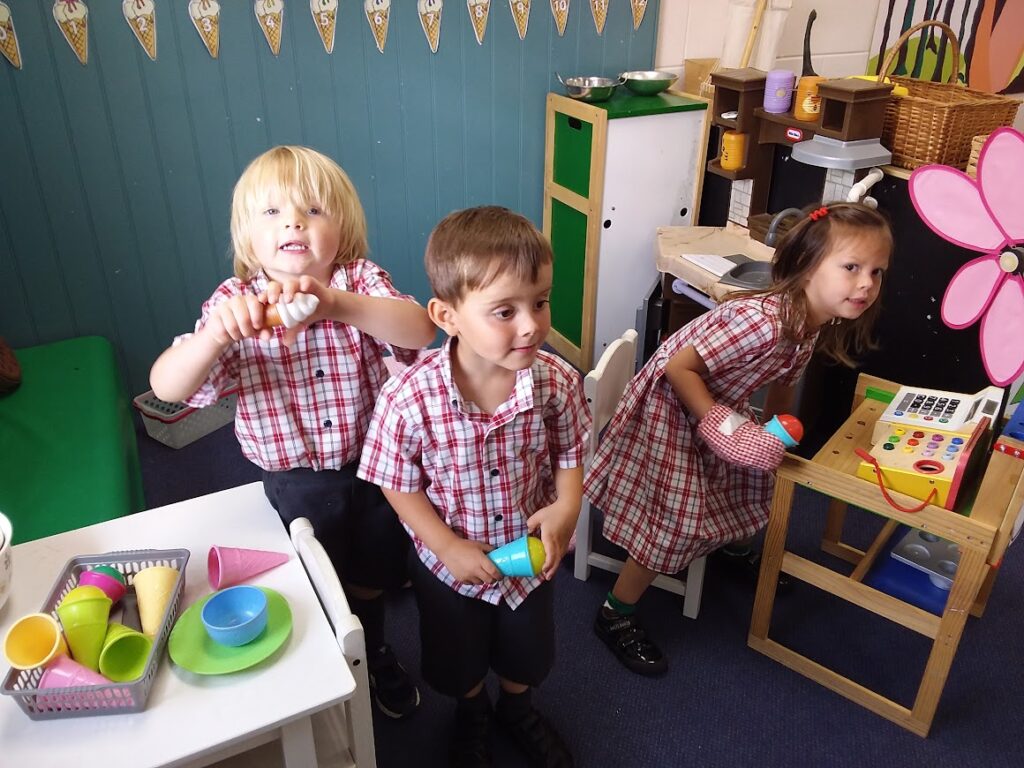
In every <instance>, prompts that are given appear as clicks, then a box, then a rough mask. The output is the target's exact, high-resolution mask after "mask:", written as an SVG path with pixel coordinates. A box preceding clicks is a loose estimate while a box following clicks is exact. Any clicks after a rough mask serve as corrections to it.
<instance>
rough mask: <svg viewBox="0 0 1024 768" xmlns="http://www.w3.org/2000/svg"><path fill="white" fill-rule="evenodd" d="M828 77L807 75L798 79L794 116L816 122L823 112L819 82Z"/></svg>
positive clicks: (794, 100)
mask: <svg viewBox="0 0 1024 768" xmlns="http://www.w3.org/2000/svg"><path fill="white" fill-rule="evenodd" d="M826 79H827V78H824V77H819V76H818V75H805V76H804V77H801V78H800V80H799V81H797V85H796V98H794V99H793V117H795V118H796V119H797V120H806V121H808V122H814V121H815V120H817V119H818V115H819V114H820V112H821V97H820V96H819V95H818V83H820V82H822V81H823V80H826Z"/></svg>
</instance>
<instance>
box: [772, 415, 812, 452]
mask: <svg viewBox="0 0 1024 768" xmlns="http://www.w3.org/2000/svg"><path fill="white" fill-rule="evenodd" d="M764 431H765V432H767V433H768V434H770V435H775V437H777V438H779V440H781V441H782V444H783V445H784V446H786V447H787V448H796V447H797V446H798V445H799V444H800V441H801V440H803V439H804V425H803V424H801V423H800V420H799V419H798V418H797V417H796V416H790V415H789V414H788V413H783V414H780V415H778V416H772V418H771V420H770V421H769V422H768V423H767V424H765V425H764Z"/></svg>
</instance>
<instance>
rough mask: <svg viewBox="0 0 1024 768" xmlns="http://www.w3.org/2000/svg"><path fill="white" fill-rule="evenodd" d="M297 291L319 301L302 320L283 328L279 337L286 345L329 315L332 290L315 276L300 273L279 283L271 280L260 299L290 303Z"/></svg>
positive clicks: (272, 303) (288, 345)
mask: <svg viewBox="0 0 1024 768" xmlns="http://www.w3.org/2000/svg"><path fill="white" fill-rule="evenodd" d="M298 293H305V294H309V295H310V296H315V297H316V298H317V301H318V302H319V303H318V304H317V307H316V309H315V310H314V311H313V314H311V315H310V316H309V317H307V318H306V319H305V320H304V321H303V322H301V323H299V324H298V325H295V326H293V327H291V328H286V329H285V332H284V335H283V336H282V337H281V343H282V344H284V345H285V346H286V347H290V346H291V345H292V344H294V343H295V340H296V339H297V338H298V336H299V334H300V333H301V332H303V331H304V330H305V329H306V328H307V327H308V326H310V325H312V324H313V323H315V322H317V321H318V320H322V319H323V318H324V317H327V316H329V315H330V313H331V309H330V307H331V302H332V299H333V291H332V290H331V289H330V287H328V286H326V285H324V284H323V283H321V282H320V281H319V280H317V279H316V278H315V277H310V276H309V275H302V276H301V277H299V278H298V279H289V280H284V281H282V282H280V283H279V282H277V281H276V280H271V281H270V283H269V284H268V285H267V290H265V291H264V292H263V293H261V294H260V301H262V302H264V304H268V305H271V306H273V305H275V304H290V303H291V302H293V301H294V300H295V295H296V294H298Z"/></svg>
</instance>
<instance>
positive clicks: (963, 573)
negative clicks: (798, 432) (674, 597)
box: [747, 374, 1024, 736]
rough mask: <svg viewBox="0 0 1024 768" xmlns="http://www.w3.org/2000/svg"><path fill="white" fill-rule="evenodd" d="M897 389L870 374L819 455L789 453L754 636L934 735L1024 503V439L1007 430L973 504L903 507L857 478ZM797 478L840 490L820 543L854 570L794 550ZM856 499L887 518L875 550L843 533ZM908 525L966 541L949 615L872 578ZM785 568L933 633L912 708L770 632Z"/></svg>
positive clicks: (779, 657) (855, 696)
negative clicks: (846, 539)
mask: <svg viewBox="0 0 1024 768" xmlns="http://www.w3.org/2000/svg"><path fill="white" fill-rule="evenodd" d="M898 390H899V385H898V384H895V383H893V382H890V381H886V380H884V379H878V378H875V377H871V376H867V375H865V374H861V376H860V378H859V379H858V381H857V390H856V393H855V395H854V401H853V412H852V413H851V415H850V417H849V418H848V419H847V420H846V422H845V423H844V424H843V426H842V427H841V428H840V429H839V430H838V431H837V432H836V433H835V435H833V436H832V438H831V439H830V440H829V441H828V442H827V443H826V444H825V445H824V447H823V448H822V449H821V450H820V451H818V453H817V454H815V456H814V458H813V459H811V460H810V461H807V460H805V459H801V458H798V457H796V456H793V455H791V454H787V455H786V458H785V460H784V461H783V463H782V465H781V466H780V467H779V470H778V476H777V480H776V484H775V495H774V498H773V499H772V508H771V513H770V517H769V519H768V528H767V532H766V535H765V543H764V552H763V556H762V564H761V573H760V577H759V580H758V584H757V594H756V596H755V599H754V611H753V616H752V619H751V623H750V633H749V635H748V638H747V643H748V645H749V646H750V647H751V648H753V649H755V650H757V651H760V652H761V653H763V654H765V655H766V656H769V657H771V658H773V659H775V660H776V661H778V662H779V663H781V664H784V665H785V666H787V667H789V668H790V669H793V670H796V671H797V672H799V673H800V674H802V675H805V676H806V677H809V678H810V679H812V680H815V681H817V682H819V683H821V684H822V685H824V686H825V687H826V688H829V689H831V690H833V691H835V692H836V693H839V694H841V695H843V696H845V697H846V698H848V699H850V700H851V701H853V702H856V703H857V704H860V705H861V706H863V707H866V708H867V709H869V710H871V711H872V712H875V713H876V714H878V715H881V716H882V717H884V718H886V719H888V720H891V721H892V722H894V723H896V724H897V725H900V726H902V727H903V728H906V729H907V730H909V731H912V732H913V733H916V734H918V735H919V736H927V735H928V731H929V729H930V727H931V724H932V718H933V717H934V716H935V710H936V707H937V706H938V703H939V697H940V696H941V695H942V689H943V687H944V686H945V684H946V678H947V677H948V675H949V670H950V667H951V665H952V663H953V657H954V656H955V654H956V650H957V646H958V645H959V643H960V636H961V634H962V633H963V629H964V625H965V623H966V622H967V614H968V612H970V613H971V615H974V616H981V614H982V612H983V611H984V609H985V605H986V603H987V601H988V597H989V594H990V592H991V590H992V585H993V583H994V581H995V577H996V573H997V568H998V565H999V563H1000V561H1001V560H1002V557H1003V554H1004V552H1005V551H1006V547H1007V544H1008V543H1009V541H1010V535H1011V532H1012V530H1013V526H1014V523H1015V521H1016V519H1017V516H1018V514H1019V513H1020V510H1021V507H1022V505H1024V458H1022V456H1024V442H1021V441H1019V440H1014V439H1012V438H1009V437H1005V436H1002V437H997V438H996V443H997V448H998V450H994V451H993V452H992V453H991V455H990V456H989V457H988V463H987V465H986V466H985V467H984V468H983V474H982V476H981V479H980V483H978V485H977V495H976V497H975V498H974V503H973V505H971V506H970V507H969V508H964V506H965V505H961V508H960V509H958V510H957V511H950V510H948V509H943V508H942V507H939V506H935V505H931V504H929V505H927V506H925V507H924V508H923V509H921V510H920V511H919V512H916V513H912V514H911V513H906V512H901V511H898V510H897V509H895V508H894V507H893V506H891V505H890V504H889V503H888V502H887V501H886V500H885V499H884V498H883V495H882V493H881V491H880V490H879V487H878V486H877V485H875V484H872V483H870V482H868V481H866V480H862V479H859V478H858V477H857V468H858V466H859V464H860V459H859V458H858V456H857V455H856V453H855V452H854V451H855V450H856V449H858V448H860V449H863V450H869V449H870V447H871V445H870V440H871V436H872V431H873V429H874V426H875V423H876V421H877V420H878V418H879V416H880V415H881V414H882V413H883V412H884V411H885V409H886V402H884V400H885V399H886V397H887V395H889V394H895V393H896V392H897V391H898ZM879 397H881V399H879ZM797 485H802V486H804V487H806V488H809V489H812V490H814V491H817V492H819V493H823V494H825V495H826V496H830V497H831V498H832V502H831V503H830V506H829V510H828V515H827V519H826V525H825V531H824V535H823V538H822V545H821V547H822V550H823V551H825V552H828V553H829V554H832V555H834V556H836V557H838V558H840V559H842V560H845V561H847V562H849V563H852V564H853V565H854V568H853V571H852V572H851V573H850V575H849V576H845V575H843V574H842V573H839V572H837V571H835V570H832V569H830V568H826V567H824V566H822V565H819V564H817V563H814V562H811V561H810V560H808V559H806V558H803V557H800V556H798V555H796V554H794V553H792V552H789V551H787V550H786V533H787V530H788V528H789V520H790V512H791V507H792V504H793V493H794V490H795V487H796V486H797ZM889 493H890V495H891V496H892V497H893V498H894V499H895V500H896V501H897V502H898V503H899V504H900V505H901V506H904V507H914V506H918V504H919V503H920V502H919V501H918V500H916V499H914V498H912V497H910V496H907V495H905V494H902V493H899V492H898V491H890V492H889ZM847 504H853V505H855V506H857V507H860V508H862V509H865V510H868V511H870V512H874V513H875V514H877V515H881V516H882V517H883V518H885V519H886V522H885V524H884V525H883V527H882V530H881V532H880V533H879V534H878V536H877V537H876V539H875V540H874V542H873V543H872V544H871V546H870V547H868V549H867V550H866V551H861V550H859V549H856V548H854V547H852V546H850V545H848V544H845V543H843V542H842V541H841V535H842V529H843V522H844V518H845V514H846V508H847ZM901 524H902V525H906V526H909V527H911V528H914V529H918V530H919V531H922V532H925V533H929V534H934V535H935V536H938V537H941V538H942V539H945V540H947V541H948V542H950V543H952V544H955V545H956V546H957V547H958V548H959V553H960V560H959V565H958V567H957V569H956V573H955V575H954V576H953V578H952V587H951V589H950V590H949V595H948V598H946V601H945V607H944V609H943V610H942V611H941V615H936V613H933V612H930V611H928V610H924V609H922V608H919V607H917V606H915V605H912V604H910V603H908V602H906V601H905V600H902V599H899V598H896V597H893V596H892V595H890V594H886V593H885V592H883V591H880V590H878V589H875V588H873V587H871V586H868V585H867V584H866V583H864V582H865V577H866V576H868V574H869V571H870V570H871V569H872V568H873V567H875V566H876V565H877V562H876V561H878V560H879V555H880V553H882V552H883V551H884V549H885V547H886V543H887V542H888V540H889V539H890V538H892V537H893V534H894V533H895V532H896V530H897V527H898V526H899V525H901ZM780 571H782V572H784V573H787V574H789V575H791V576H793V577H795V578H798V579H800V580H801V581H804V582H807V583H808V584H811V585H813V586H815V587H817V588H819V589H821V590H823V591H825V592H828V593H830V594H833V595H836V596H838V597H840V598H842V599H844V600H846V601H848V602H850V603H853V604H854V605H857V606H859V607H860V608H863V609H864V610H867V611H871V612H872V613H875V614H877V615H879V616H882V617H883V618H886V619H888V620H889V621H892V622H895V623H896V624H899V625H901V626H903V627H906V628H907V629H911V630H913V631H914V632H918V633H919V634H922V635H924V636H925V637H928V638H931V640H932V648H931V652H930V653H929V655H928V661H927V664H926V665H925V668H924V674H923V677H922V680H921V683H920V686H919V687H918V690H917V694H916V697H915V699H914V703H913V706H911V707H910V708H907V707H904V706H902V705H900V704H899V703H897V702H895V701H892V700H891V699H887V698H885V697H884V696H882V695H881V694H879V693H877V692H875V691H872V690H871V689H869V688H866V687H864V686H862V685H860V684H858V683H856V682H854V681H853V680H850V679H849V678H847V677H844V676H843V675H841V674H839V673H838V672H835V671H833V670H831V669H829V668H827V667H825V666H823V665H821V664H819V663H817V662H815V661H812V660H811V659H809V658H807V657H805V656H803V655H801V654H799V653H797V652H796V651H794V650H792V649H790V648H787V647H786V646H784V645H782V644H780V643H779V642H777V641H776V640H773V639H771V638H769V637H768V630H769V627H770V624H771V616H772V607H773V604H774V601H775V592H776V588H777V583H778V575H779V572H780Z"/></svg>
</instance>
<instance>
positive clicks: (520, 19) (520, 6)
mask: <svg viewBox="0 0 1024 768" xmlns="http://www.w3.org/2000/svg"><path fill="white" fill-rule="evenodd" d="M508 7H509V8H511V9H512V18H513V19H515V22H516V31H517V32H519V39H520V40H525V39H526V28H527V27H529V26H530V0H508Z"/></svg>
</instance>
